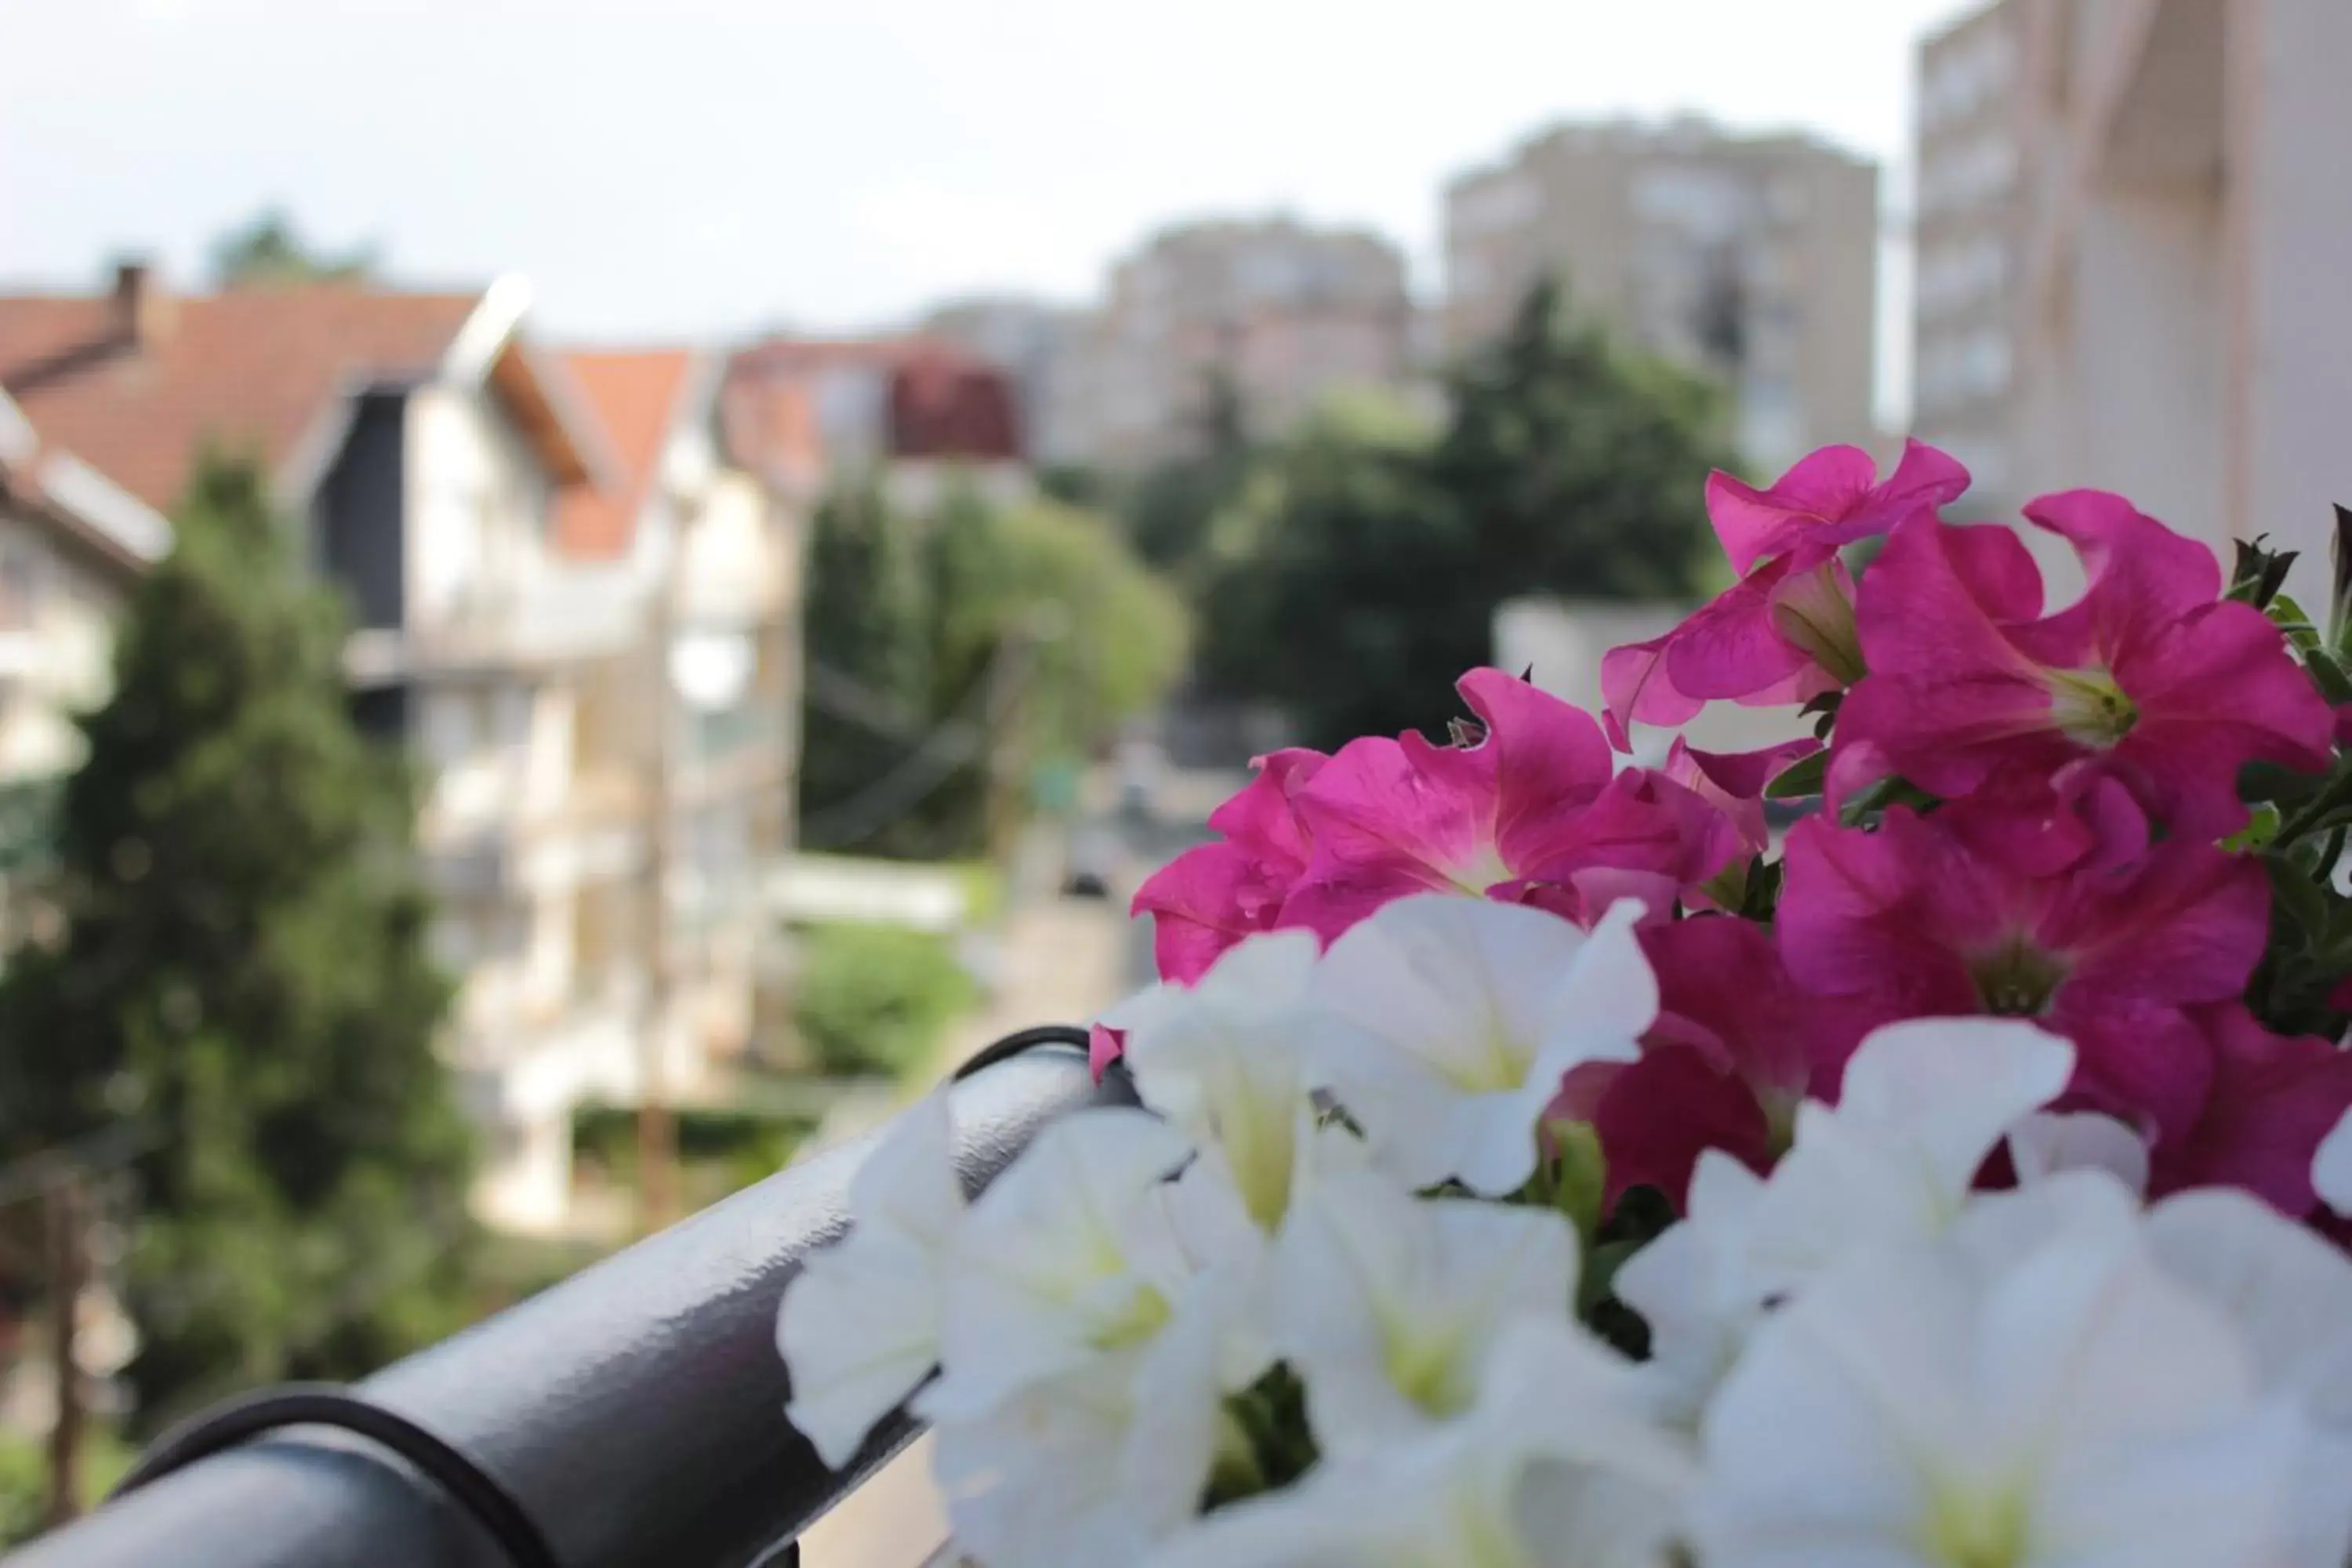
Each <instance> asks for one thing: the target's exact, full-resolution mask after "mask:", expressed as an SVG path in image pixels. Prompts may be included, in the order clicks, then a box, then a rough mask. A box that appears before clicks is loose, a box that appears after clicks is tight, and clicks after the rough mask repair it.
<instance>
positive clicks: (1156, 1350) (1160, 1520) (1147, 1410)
mask: <svg viewBox="0 0 2352 1568" xmlns="http://www.w3.org/2000/svg"><path fill="white" fill-rule="evenodd" d="M1231 1310H1233V1302H1232V1301H1231V1300H1230V1299H1229V1298H1228V1297H1227V1296H1226V1295H1225V1293H1224V1292H1223V1291H1222V1289H1220V1285H1219V1282H1218V1281H1217V1280H1216V1279H1214V1278H1213V1277H1211V1276H1203V1277H1202V1279H1199V1280H1197V1281H1195V1283H1194V1284H1193V1285H1192V1287H1191V1288H1190V1289H1187V1291H1186V1292H1185V1294H1184V1295H1183V1297H1182V1298H1181V1299H1180V1300H1179V1301H1178V1302H1177V1304H1176V1306H1175V1309H1174V1311H1173V1313H1172V1315H1171V1318H1170V1321H1169V1322H1168V1325H1167V1327H1166V1328H1165V1330H1164V1331H1161V1332H1160V1333H1159V1334H1156V1335H1155V1336H1153V1338H1152V1339H1151V1340H1150V1342H1148V1343H1145V1344H1142V1345H1139V1346H1133V1347H1129V1348H1127V1349H1122V1350H1116V1351H1109V1352H1104V1353H1103V1354H1101V1355H1099V1356H1097V1357H1096V1358H1094V1359H1093V1360H1091V1361H1089V1362H1088V1363H1087V1364H1085V1365H1084V1366H1082V1367H1080V1368H1078V1369H1077V1370H1076V1371H1074V1372H1066V1373H1060V1374H1059V1375H1057V1376H1055V1377H1052V1378H1049V1379H1046V1380H1045V1381H1044V1382H1040V1383H1034V1384H1029V1385H1027V1386H1026V1387H1024V1388H1023V1389H1021V1390H1020V1391H1019V1392H1018V1393H1015V1394H1013V1395H1012V1396H1011V1397H1010V1398H1008V1399H1006V1400H1004V1401H1003V1402H1002V1403H1000V1404H999V1405H996V1406H995V1407H994V1408H992V1409H991V1410H990V1411H989V1412H988V1413H987V1414H986V1415H982V1416H979V1417H978V1418H976V1419H972V1420H967V1421H950V1422H947V1423H944V1424H942V1425H941V1426H940V1427H939V1428H938V1430H937V1433H936V1436H935V1438H934V1444H935V1447H934V1451H933V1462H932V1470H933V1475H934V1477H935V1479H937V1480H938V1482H939V1484H940V1489H941V1490H942V1492H943V1493H944V1494H945V1496H946V1499H947V1506H948V1517H949V1522H950V1526H951V1527H952V1529H953V1531H954V1535H955V1540H956V1542H957V1544H958V1545H959V1546H960V1547H961V1548H963V1549H964V1550H966V1551H968V1552H971V1554H973V1555H974V1556H976V1557H978V1558H980V1559H981V1560H982V1561H984V1562H988V1563H1011V1564H1018V1565H1020V1568H1101V1565H1103V1564H1107V1563H1133V1562H1135V1561H1137V1560H1138V1559H1139V1557H1140V1556H1141V1555H1142V1554H1143V1553H1144V1552H1146V1551H1148V1550H1149V1549H1150V1547H1151V1546H1152V1545H1153V1544H1154V1543H1155V1542H1160V1541H1164V1540H1166V1539H1168V1538H1169V1537H1171V1535H1173V1534H1175V1533H1176V1532H1177V1531H1180V1530H1181V1529H1182V1528H1183V1527H1184V1526H1185V1525H1186V1524H1187V1523H1188V1522H1189V1521H1191V1520H1192V1517H1193V1516H1194V1515H1195V1514H1196V1513H1197V1512H1198V1511H1199V1509H1200V1502H1201V1497H1202V1492H1203V1491H1204V1490H1205V1489H1207V1486H1208V1483H1209V1478H1210V1473H1211V1470H1212V1468H1213V1466H1214V1463H1215V1458H1216V1453H1217V1445H1218V1442H1219V1437H1220V1434H1221V1432H1222V1430H1223V1426H1224V1425H1225V1423H1226V1421H1227V1419H1228V1418H1227V1417H1226V1415H1225V1414H1224V1410H1223V1399H1224V1394H1225V1392H1226V1390H1225V1386H1224V1383H1223V1377H1222V1375H1221V1368H1220V1364H1219V1363H1220V1359H1221V1352H1220V1346H1221V1344H1222V1343H1223V1342H1225V1341H1226V1339H1227V1338H1228V1336H1229V1324H1228V1323H1227V1321H1225V1319H1226V1315H1227V1314H1228V1313H1229V1312H1231Z"/></svg>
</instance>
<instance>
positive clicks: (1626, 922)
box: [1542, 899, 1658, 1061]
mask: <svg viewBox="0 0 2352 1568" xmlns="http://www.w3.org/2000/svg"><path fill="white" fill-rule="evenodd" d="M1646 912H1648V911H1647V910H1646V908H1645V906H1644V905H1643V903H1642V900H1639V899H1620V900H1617V901H1616V902H1615V903H1613V904H1612V905H1610V906H1609V911H1608V912H1607V913H1606V914H1604V915H1602V916H1601V918H1600V920H1598V921H1595V922H1593V926H1592V930H1591V931H1589V932H1588V933H1586V936H1585V939H1584V946H1583V948H1582V949H1581V950H1580V952H1578V953H1577V955H1576V959H1575V961H1574V962H1573V963H1570V965H1569V966H1568V973H1567V974H1566V975H1564V976H1563V977H1562V978H1561V980H1560V982H1559V989H1558V990H1557V991H1556V992H1555V993H1554V994H1551V995H1550V996H1549V997H1547V998H1545V1008H1544V1016H1543V1020H1542V1022H1543V1026H1544V1027H1545V1029H1546V1031H1547V1042H1548V1043H1555V1044H1568V1045H1570V1046H1571V1047H1573V1048H1575V1049H1576V1051H1577V1055H1578V1059H1580V1060H1586V1061H1613V1060H1618V1059H1620V1058H1619V1057H1618V1056H1617V1054H1616V1053H1617V1052H1618V1050H1619V1048H1620V1045H1621V1043H1622V1042H1623V1041H1626V1040H1638V1039H1640V1038H1641V1037H1643V1035H1646V1034H1648V1033H1649V1032H1650V1026H1651V1025H1653V1024H1654V1023H1656V1022H1657V1021H1658V977H1657V974H1656V973H1655V972H1654V971H1653V970H1652V969H1651V967H1650V961H1649V959H1648V958H1646V957H1645V956H1643V952H1642V943H1641V940H1640V938H1639V937H1637V936H1636V935H1635V934H1634V932H1635V930H1636V928H1637V927H1638V925H1639V923H1640V921H1641V919H1642V916H1643V914H1645V913H1646Z"/></svg>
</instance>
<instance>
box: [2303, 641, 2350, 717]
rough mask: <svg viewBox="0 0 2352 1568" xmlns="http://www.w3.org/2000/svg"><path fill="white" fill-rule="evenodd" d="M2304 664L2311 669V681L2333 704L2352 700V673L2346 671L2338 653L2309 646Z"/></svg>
mask: <svg viewBox="0 0 2352 1568" xmlns="http://www.w3.org/2000/svg"><path fill="white" fill-rule="evenodd" d="M2303 664H2304V668H2305V669H2308V670H2310V671H2311V683H2312V684H2313V685H2314V686H2316V687H2318V688H2319V694H2320V695H2321V696H2322V697H2325V698H2326V699H2327V700H2328V702H2329V703H2330V704H2331V705H2334V706H2336V707H2341V706H2343V705H2344V704H2345V703H2347V702H2352V675H2347V674H2346V673H2345V672H2344V666H2343V665H2342V664H2341V663H2339V662H2338V661H2337V658H2336V655H2334V654H2332V653H2329V652H2328V651H2327V650H2326V648H2319V647H2315V648H2309V649H2306V650H2305V653H2304V656H2303Z"/></svg>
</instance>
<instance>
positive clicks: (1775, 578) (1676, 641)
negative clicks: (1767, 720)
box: [1664, 560, 1812, 711]
mask: <svg viewBox="0 0 2352 1568" xmlns="http://www.w3.org/2000/svg"><path fill="white" fill-rule="evenodd" d="M1789 567H1790V562H1789V561H1787V560H1780V561H1774V562H1772V563H1769V564H1768V565H1765V566H1763V567H1761V568H1759V570H1758V571H1757V572H1756V573H1755V574H1753V575H1751V576H1748V577H1745V578H1742V579H1741V580H1740V581H1739V582H1738V583H1736V584H1733V585H1732V586H1731V587H1729V588H1727V589H1725V590H1724V591H1723V592H1722V593H1720V594H1718V595H1716V596H1715V598H1713V599H1712V600H1710V601H1708V602H1707V603H1706V604H1705V605H1701V606H1700V607H1699V608H1698V610H1697V611H1696V612H1695V613H1694V614H1693V615H1692V616H1691V617H1690V619H1688V620H1686V621H1685V622H1684V623H1683V624H1682V625H1681V626H1678V627H1676V628H1675V632H1674V633H1673V635H1672V637H1671V638H1670V639H1669V640H1668V643H1667V646H1666V649H1665V654H1664V658H1665V667H1666V677H1667V680H1668V682H1669V684H1670V685H1671V687H1672V689H1674V690H1675V692H1676V693H1677V694H1681V695H1683V696H1685V697H1690V698H1701V699H1706V698H1731V697H1742V696H1746V695H1747V694H1748V693H1749V692H1752V691H1757V690H1760V689H1763V688H1765V687H1768V686H1770V685H1773V684H1774V683H1776V682H1779V681H1783V680H1787V679H1790V677H1791V676H1794V675H1796V674H1798V673H1799V672H1800V671H1801V670H1803V669H1804V668H1806V667H1807V666H1808V665H1810V664H1811V663H1812V660H1811V658H1809V657H1808V656H1807V655H1806V654H1805V653H1804V652H1803V651H1802V650H1801V649H1800V648H1798V647H1796V646H1795V645H1794V644H1792V643H1790V641H1789V640H1788V639H1787V638H1786V637H1782V636H1781V635H1780V631H1779V630H1778V629H1777V628H1776V627H1775V626H1774V625H1773V622H1772V592H1773V590H1774V589H1775V588H1776V587H1778V586H1779V585H1780V582H1781V580H1782V579H1783V578H1784V577H1786V576H1787V575H1788V573H1789ZM1693 711H1696V710H1693Z"/></svg>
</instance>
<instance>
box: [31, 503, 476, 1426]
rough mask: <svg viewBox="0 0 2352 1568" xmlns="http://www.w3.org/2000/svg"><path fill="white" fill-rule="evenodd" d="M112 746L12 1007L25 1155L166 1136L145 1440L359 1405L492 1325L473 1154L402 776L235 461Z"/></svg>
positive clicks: (190, 522)
mask: <svg viewBox="0 0 2352 1568" xmlns="http://www.w3.org/2000/svg"><path fill="white" fill-rule="evenodd" d="M173 523H174V529H175V532H176V536H177V542H176V546H175V548H174V550H173V553H172V555H171V556H170V557H169V558H168V559H167V560H165V561H164V562H163V563H161V564H160V565H159V566H157V567H156V568H155V569H154V571H153V572H152V574H150V575H149V576H148V577H147V578H146V579H145V580H144V582H142V584H140V586H139V588H138V589H137V591H136V594H135V595H134V596H133V598H132V601H131V605H130V608H129V612H128V614H127V616H125V617H124V619H123V621H122V623H121V627H120V630H119V634H118V641H117V646H116V652H115V683H116V684H115V692H114V695H113V697H112V699H111V700H110V701H109V702H108V703H107V704H106V705H105V706H104V707H102V708H100V710H97V711H96V712H94V713H92V714H90V715H89V716H88V717H87V718H86V719H85V720H84V721H83V730H84V732H85V734H86V737H87V740H88V747H89V749H88V756H87V760H86V761H85V762H84V763H82V765H81V767H80V768H79V771H77V772H76V773H74V774H73V775H72V776H71V777H70V779H69V780H68V782H67V784H66V786H65V790H64V794H63V798H62V802H61V805H60V811H59V818H58V847H57V869H56V872H55V876H54V886H53V887H51V888H50V889H47V897H48V898H49V899H50V900H52V901H53V902H54V906H55V908H56V910H57V912H58V915H59V916H60V917H61V919H60V921H59V922H58V925H59V929H58V934H57V936H56V939H55V940H54V941H53V942H47V943H32V944H28V945H26V947H25V948H23V949H22V950H21V951H19V952H17V953H16V954H15V955H14V957H13V958H12V961H11V964H10V967H9V969H8V971H7V973H6V974H5V978H0V1145H5V1150H6V1152H8V1153H9V1154H11V1155H14V1156H17V1157H23V1156H25V1155H27V1154H29V1153H33V1152H41V1151H46V1150H52V1149H57V1148H59V1147H66V1148H71V1147H72V1146H74V1145H75V1144H76V1142H77V1141H79V1140H84V1139H86V1138H88V1137H89V1135H90V1134H91V1133H92V1132H93V1131H97V1130H100V1129H110V1128H131V1129H137V1130H139V1131H142V1132H143V1134H144V1138H143V1139H142V1142H144V1143H145V1145H146V1149H145V1152H142V1153H141V1154H139V1155H138V1156H137V1158H136V1159H135V1160H134V1161H133V1162H132V1163H131V1166H130V1173H131V1177H132V1181H133V1184H134V1186H135V1194H136V1195H135V1200H134V1201H135V1217H134V1219H133V1222H132V1224H131V1229H130V1247H129V1250H128V1255H127V1258H125V1260H124V1278H123V1281H122V1283H123V1286H124V1295H125V1298H126V1300H127V1301H128V1303H129V1305H130V1308H131V1314H132V1317H133V1319H134V1321H136V1322H137V1323H138V1325H139V1329H140V1332H141V1336H142V1344H141V1349H140V1351H139V1353H138V1356H137V1359H136V1360H135V1361H134V1362H133V1363H131V1367H130V1369H129V1376H130V1379H131V1383H132V1384H133V1385H134V1387H135V1389H136V1391H137V1394H138V1397H139V1402H140V1407H141V1413H142V1418H145V1419H149V1420H152V1419H154V1418H157V1417H161V1416H166V1415H171V1414H173V1413H174V1412H176V1411H179V1410H182V1409H184V1408H185V1407H186V1406H188V1405H192V1404H194V1403H195V1402H198V1401H201V1400H203V1399H205V1398H208V1397H211V1396H214V1395H216V1394H220V1393H222V1392H224V1391H226V1390H227V1389H230V1388H234V1387H238V1386H243V1385H247V1384H254V1383H259V1382H268V1381H272V1380H278V1379H284V1378H289V1377H330V1378H333V1377H348V1376H352V1375H355V1374H357V1373H362V1372H364V1371H367V1370H369V1369H372V1368H373V1367H374V1366H376V1365H378V1364H381V1363H383V1362H384V1361H386V1360H388V1359H390V1358H392V1357H393V1356H395V1355H397V1354H399V1353H401V1352H404V1351H405V1350H407V1349H409V1348H411V1347H413V1346H415V1345H417V1344H420V1343H423V1342H426V1341H428V1340H430V1339H432V1338H434V1337H436V1336H437V1335H439V1334H441V1333H445V1332H446V1331H449V1330H451V1329H453V1328H454V1327H456V1326H457V1324H458V1323H459V1322H460V1321H462V1313H463V1311H464V1300H463V1282H464V1279H465V1268H466V1264H467V1255H468V1248H469V1243H470V1239H471V1234H472V1233H471V1230H470V1228H469V1225H468V1222H467V1217H466V1207H465V1199H466V1189H467V1181H468V1177H469V1171H470V1151H469V1134H468V1130H467V1123H466V1121H465V1120H464V1118H463V1116H462V1114H461V1112H460V1110H459V1108H458V1105H457V1099H456V1096H455V1094H454V1092H453V1085H452V1082H451V1079H450V1074H449V1072H448V1069H447V1068H446V1067H445V1066H444V1065H443V1063H442V1061H441V1059H440V1058H439V1056H438V1055H437V1054H436V1049H435V1037H436V1032H437V1029H438V1027H439V1026H440V1023H441V1021H442V1018H443V1016H444V1013H445V1010H446V1005H447V1001H448V988H447V985H446V982H445V981H444V980H443V978H442V977H441V976H440V975H439V974H438V973H436V971H435V969H434V968H433V966H432V964H431V963H430V962H429V960H428V958H427V956H426V948H425V932H426V925H427V921H428V917H429V912H430V911H429V906H428V903H427V900H425V897H424V896H423V894H422V893H421V891H420V890H419V889H418V888H417V887H416V886H415V883H414V881H413V879H412V878H413V871H412V867H413V864H414V859H413V856H412V854H411V852H410V849H409V836H410V833H411V830H412V825H413V821H414V816H413V812H412V805H411V790H410V785H409V781H408V779H407V777H406V773H405V770H404V765H403V762H402V759H401V758H400V757H398V756H397V755H395V754H393V753H390V752H386V751H384V750H383V749H380V748H379V747H378V746H377V745H375V744H374V743H373V742H370V741H368V740H367V739H365V738H364V737H363V736H362V734H361V733H360V732H359V731H357V730H356V729H355V728H354V726H353V725H352V721H351V719H350V717H349V712H348V708H347V701H348V699H347V695H346V692H345V689H344V686H343V679H342V674H341V646H342V638H343V633H344V619H343V615H342V610H341V605H340V604H339V603H338V602H337V601H336V599H335V598H334V596H333V595H331V593H330V592H328V591H327V590H325V589H323V588H320V587H318V586H314V585H311V584H305V583H303V582H301V581H300V580H299V578H298V576H297V574H296V571H295V569H294V567H293V564H292V563H291V562H290V561H289V558H288V557H289V552H288V550H287V548H286V542H285V537H284V533H283V531H282V530H281V528H280V527H279V525H278V523H277V522H276V521H274V520H273V518H272V517H271V515H270V512H269V509H268V504H267V502H266V500H265V491H264V487H263V481H262V479H260V477H259V475H258V474H257V471H256V470H255V469H254V468H252V467H250V466H249V465H245V464H238V463H228V462H223V461H218V460H213V461H208V462H207V463H206V464H205V467H204V468H203V471H202V473H201V474H200V476H199V477H198V478H197V479H196V480H195V482H194V486H193V487H192V489H190V491H189V493H188V496H187V499H186V500H185V501H184V503H183V504H182V505H181V506H180V508H179V509H178V510H177V511H176V513H175V514H174V519H173Z"/></svg>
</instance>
